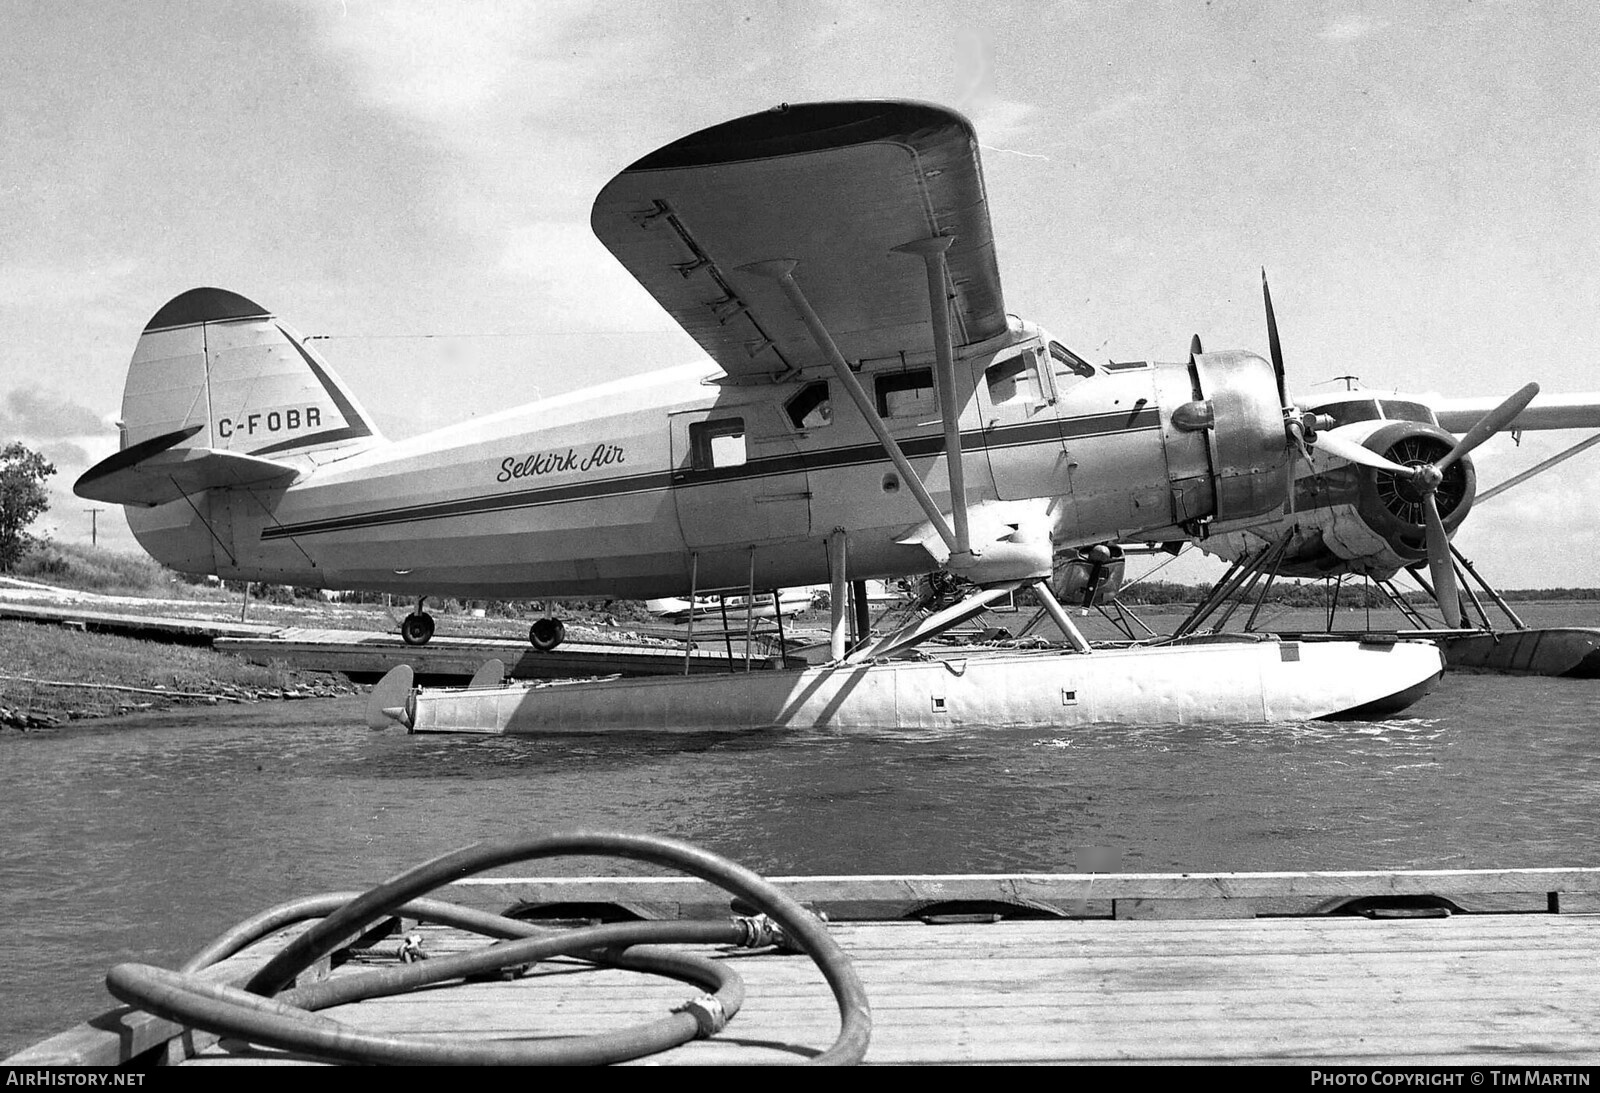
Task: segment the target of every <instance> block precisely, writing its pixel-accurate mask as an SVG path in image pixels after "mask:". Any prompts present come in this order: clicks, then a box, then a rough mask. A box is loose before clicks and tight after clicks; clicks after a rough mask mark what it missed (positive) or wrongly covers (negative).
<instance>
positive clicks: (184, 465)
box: [72, 425, 299, 505]
mask: <svg viewBox="0 0 1600 1093" xmlns="http://www.w3.org/2000/svg"><path fill="white" fill-rule="evenodd" d="M201 428H202V426H199V425H190V426H188V427H186V428H183V429H177V430H175V431H173V432H170V433H165V434H163V435H161V436H157V437H151V438H150V439H149V440H145V441H141V442H140V443H138V444H134V445H132V446H130V447H128V448H124V449H123V450H122V451H120V452H117V453H116V454H115V455H111V456H107V457H106V458H105V459H102V460H101V461H100V462H99V463H96V464H95V465H94V466H92V467H90V468H89V469H88V470H86V471H84V472H83V474H82V476H81V477H79V479H78V481H77V482H76V483H74V484H73V487H72V492H74V493H76V494H77V495H78V496H79V497H82V498H85V499H87V500H90V501H106V502H109V503H111V504H115V505H161V504H165V503H166V502H168V501H176V500H177V499H178V498H180V497H183V496H185V495H186V494H187V495H193V494H196V493H199V492H201V491H202V490H208V489H213V488H217V487H228V486H265V485H268V484H274V483H282V484H284V485H287V484H288V483H289V481H290V480H291V479H293V478H294V477H295V475H297V474H298V473H299V471H298V470H297V469H296V468H294V467H292V466H290V465H289V464H287V463H278V462H276V461H274V460H271V459H263V458H261V457H260V456H254V455H244V454H242V453H240V452H229V451H224V450H222V449H219V448H180V447H177V445H179V444H181V443H182V442H183V441H185V440H188V439H189V438H191V437H193V436H194V435H195V434H196V433H198V432H199V431H200V430H201Z"/></svg>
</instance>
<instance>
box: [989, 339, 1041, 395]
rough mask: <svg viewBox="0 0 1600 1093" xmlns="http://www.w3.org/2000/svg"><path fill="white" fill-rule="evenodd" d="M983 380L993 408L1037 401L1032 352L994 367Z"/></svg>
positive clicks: (1035, 374)
mask: <svg viewBox="0 0 1600 1093" xmlns="http://www.w3.org/2000/svg"><path fill="white" fill-rule="evenodd" d="M983 379H984V382H985V383H987V384H988V385H989V401H990V402H991V403H992V404H993V405H995V406H1004V405H1005V404H1006V403H1008V402H1037V401H1039V398H1040V395H1039V370H1038V367H1037V365H1036V364H1035V363H1034V355H1033V351H1032V350H1029V351H1028V352H1026V353H1023V354H1021V355H1020V356H1016V357H1012V358H1011V359H1010V360H1007V361H1001V362H1000V363H999V364H996V365H994V366H993V367H991V368H990V369H989V370H988V371H987V372H985V373H984V374H983Z"/></svg>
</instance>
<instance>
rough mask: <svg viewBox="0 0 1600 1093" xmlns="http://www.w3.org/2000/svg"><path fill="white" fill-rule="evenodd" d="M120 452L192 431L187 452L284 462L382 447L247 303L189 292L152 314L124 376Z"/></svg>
mask: <svg viewBox="0 0 1600 1093" xmlns="http://www.w3.org/2000/svg"><path fill="white" fill-rule="evenodd" d="M122 426H123V436H122V447H123V448H128V447H131V446H132V445H135V444H138V443H140V442H142V441H146V440H150V439H152V438H154V437H160V436H166V435H170V434H172V433H174V432H177V431H179V430H187V429H190V428H193V427H195V426H199V428H198V430H197V431H196V432H195V433H194V435H193V436H192V437H191V438H189V439H186V440H185V441H184V446H186V447H196V448H214V449H218V450H221V451H227V452H235V453H239V454H242V455H252V456H274V457H281V456H283V455H285V454H308V453H311V452H323V451H332V450H335V449H344V448H349V447H357V446H358V447H360V448H366V447H369V446H371V445H372V444H373V443H377V442H380V441H381V440H382V439H383V438H382V436H381V435H380V434H379V433H378V431H377V430H376V429H375V428H374V427H373V426H372V424H371V419H370V418H369V417H368V416H367V414H366V412H365V411H363V410H362V409H361V407H360V405H359V404H358V403H357V402H356V400H355V397H354V396H353V395H352V394H351V393H350V392H349V390H348V389H347V388H346V387H345V386H344V384H343V383H342V382H341V381H340V380H339V378H338V377H337V376H336V375H334V373H333V370H332V369H331V368H330V367H329V366H328V364H327V362H326V361H324V360H323V359H322V358H321V357H320V356H319V355H318V354H317V353H316V351H315V350H313V349H311V348H310V347H309V346H307V345H306V344H305V341H304V339H302V338H301V337H299V336H298V335H297V334H295V333H294V332H293V331H292V330H290V329H289V328H288V327H286V326H285V325H284V324H283V323H281V322H280V321H279V320H278V319H277V317H276V316H274V315H272V314H271V313H270V312H268V311H267V310H266V309H265V308H263V307H261V306H260V305H259V304H257V303H255V302H254V301H252V300H249V299H246V298H245V297H243V296H240V295H238V294H237V293H234V292H228V291H226V290H224V289H219V288H196V289H191V290H190V291H188V292H185V293H183V294H182V295H179V296H176V297H174V298H173V299H172V300H170V301H168V303H167V304H166V305H165V306H164V307H162V308H161V309H160V310H159V311H157V312H156V314H155V316H154V317H153V318H151V320H150V322H149V323H148V324H147V325H146V326H145V329H144V333H143V334H142V335H141V336H140V338H139V344H138V346H137V347H136V348H135V349H134V353H133V361H132V363H131V364H130V365H129V367H128V383H127V387H126V388H125V389H124V392H123V398H122Z"/></svg>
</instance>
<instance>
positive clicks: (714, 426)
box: [689, 417, 746, 471]
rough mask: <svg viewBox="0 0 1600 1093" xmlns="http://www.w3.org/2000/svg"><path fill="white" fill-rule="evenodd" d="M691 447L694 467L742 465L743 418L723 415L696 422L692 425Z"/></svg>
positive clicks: (690, 432)
mask: <svg viewBox="0 0 1600 1093" xmlns="http://www.w3.org/2000/svg"><path fill="white" fill-rule="evenodd" d="M689 448H690V451H692V452H693V453H694V454H693V460H694V469H695V470H697V471H708V470H711V469H713V468H715V467H741V466H743V465H744V463H745V459H746V455H745V449H744V418H742V417H724V418H717V419H716V420H714V421H697V422H695V423H694V424H692V425H690V426H689Z"/></svg>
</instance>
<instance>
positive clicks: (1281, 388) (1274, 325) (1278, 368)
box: [1261, 266, 1289, 407]
mask: <svg viewBox="0 0 1600 1093" xmlns="http://www.w3.org/2000/svg"><path fill="white" fill-rule="evenodd" d="M1261 299H1262V301H1263V302H1264V303H1265V304H1266V305H1267V352H1268V353H1270V354H1271V356H1272V374H1273V375H1274V376H1276V377H1277V379H1278V405H1279V406H1283V407H1287V406H1288V405H1289V391H1288V385H1287V383H1286V382H1285V381H1284V374H1283V346H1282V345H1281V344H1279V342H1278V317H1277V316H1276V315H1274V314H1273V313H1272V290H1271V289H1270V288H1268V287H1267V270H1266V267H1265V266H1263V267H1262V269H1261Z"/></svg>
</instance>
